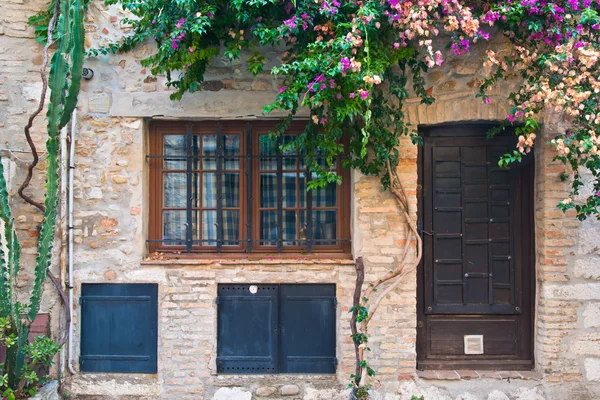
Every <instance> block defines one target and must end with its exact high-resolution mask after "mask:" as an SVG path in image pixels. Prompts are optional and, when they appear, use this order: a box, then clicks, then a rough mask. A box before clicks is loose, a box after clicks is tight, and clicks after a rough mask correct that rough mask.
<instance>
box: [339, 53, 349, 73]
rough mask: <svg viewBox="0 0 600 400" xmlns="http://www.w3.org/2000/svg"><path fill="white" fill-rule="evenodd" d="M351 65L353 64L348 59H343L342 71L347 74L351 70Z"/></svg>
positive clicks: (341, 62)
mask: <svg viewBox="0 0 600 400" xmlns="http://www.w3.org/2000/svg"><path fill="white" fill-rule="evenodd" d="M350 64H352V62H351V61H350V59H349V58H348V57H342V59H341V60H340V69H341V70H342V72H346V70H347V69H348V68H350Z"/></svg>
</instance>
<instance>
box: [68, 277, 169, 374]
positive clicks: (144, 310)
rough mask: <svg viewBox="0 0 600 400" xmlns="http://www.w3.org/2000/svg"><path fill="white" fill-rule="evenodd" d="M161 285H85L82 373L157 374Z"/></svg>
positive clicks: (83, 286)
mask: <svg viewBox="0 0 600 400" xmlns="http://www.w3.org/2000/svg"><path fill="white" fill-rule="evenodd" d="M157 300H158V285H157V284H129V283H127V284H120V283H119V284H113V283H111V284H83V285H82V288H81V299H80V302H81V355H80V366H81V371H82V372H128V373H132V372H135V373H156V368H157V367H156V353H157V318H158V306H157Z"/></svg>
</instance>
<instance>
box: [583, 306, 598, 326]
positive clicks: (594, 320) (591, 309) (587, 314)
mask: <svg viewBox="0 0 600 400" xmlns="http://www.w3.org/2000/svg"><path fill="white" fill-rule="evenodd" d="M583 318H584V319H583V326H585V327H586V328H597V327H599V326H600V303H589V304H588V305H587V306H586V307H585V309H584V311H583Z"/></svg>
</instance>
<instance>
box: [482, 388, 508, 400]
mask: <svg viewBox="0 0 600 400" xmlns="http://www.w3.org/2000/svg"><path fill="white" fill-rule="evenodd" d="M487 400H510V399H509V397H508V396H507V395H506V394H505V393H504V392H501V391H499V390H493V391H491V392H490V394H488V397H487Z"/></svg>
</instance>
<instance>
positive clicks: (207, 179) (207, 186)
mask: <svg viewBox="0 0 600 400" xmlns="http://www.w3.org/2000/svg"><path fill="white" fill-rule="evenodd" d="M222 177H223V183H222V185H223V204H222V206H223V207H239V206H240V174H239V172H225V173H223V174H222ZM202 207H204V208H217V174H216V173H215V172H205V173H203V174H202Z"/></svg>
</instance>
